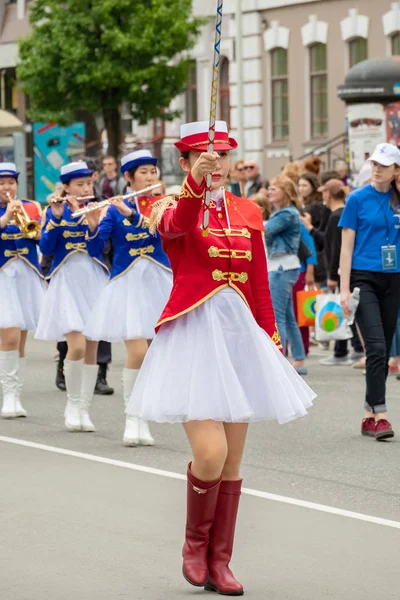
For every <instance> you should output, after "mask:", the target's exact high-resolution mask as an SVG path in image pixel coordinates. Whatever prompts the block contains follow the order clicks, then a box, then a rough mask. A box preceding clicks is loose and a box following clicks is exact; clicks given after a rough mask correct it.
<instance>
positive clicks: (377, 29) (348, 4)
mask: <svg viewBox="0 0 400 600" xmlns="http://www.w3.org/2000/svg"><path fill="white" fill-rule="evenodd" d="M237 4H238V2H237V1H236V0H230V1H229V0H225V2H224V20H223V39H222V46H221V52H222V62H221V82H220V92H219V100H220V106H219V116H220V117H221V118H223V119H225V120H227V121H228V122H229V123H230V127H231V132H232V134H233V135H236V136H238V137H239V138H240V139H242V147H241V151H240V155H241V156H244V157H252V158H255V159H257V160H258V161H259V162H260V164H261V165H262V171H263V174H264V176H266V177H271V176H273V175H274V174H276V173H277V172H279V170H280V168H281V167H282V166H283V164H285V162H287V161H288V160H290V159H297V158H300V157H301V156H303V155H304V154H305V153H307V152H310V151H312V150H313V149H315V148H317V150H318V152H321V153H322V154H323V149H324V148H325V147H326V148H327V147H329V146H330V145H331V146H333V148H334V150H333V152H332V157H333V158H338V159H341V158H344V153H345V146H344V144H343V143H341V138H342V142H343V140H344V137H345V136H344V133H345V129H346V107H345V106H344V104H343V102H342V101H341V100H340V99H339V98H338V97H337V86H338V85H340V84H342V83H343V81H344V78H345V75H346V72H347V71H348V69H349V68H350V67H351V66H353V65H354V64H356V63H358V62H360V61H362V60H364V59H367V58H378V57H385V56H391V55H396V56H399V81H400V2H391V1H390V0H379V2H376V0H358V1H356V0H297V1H295V2H290V1H288V0H242V2H241V8H242V27H241V30H242V33H243V37H242V62H241V65H242V66H241V69H239V68H238V61H237V54H238V52H237V40H236V27H237V24H238V21H237V18H236V7H237ZM194 12H195V14H196V15H199V16H203V17H209V21H208V23H207V24H206V25H205V26H204V27H203V30H202V34H201V37H200V39H199V41H198V44H197V46H196V48H195V49H194V50H193V52H192V53H191V58H192V60H193V71H192V74H191V80H190V84H189V87H188V91H187V93H186V95H185V96H184V97H181V98H177V99H176V100H175V102H174V108H178V109H180V110H182V117H181V119H180V121H190V120H195V119H197V118H198V119H208V113H209V105H210V86H211V70H212V53H213V43H214V27H215V0H209V1H207V0H197V1H196V0H195V1H194ZM240 71H241V75H242V85H238V81H240ZM240 89H241V90H242V93H241V97H242V108H241V109H240V102H239V93H238V92H239V91H240ZM180 121H176V122H173V123H167V124H165V126H164V128H163V140H164V141H163V155H164V158H168V159H169V162H171V160H172V157H173V151H172V150H171V148H170V146H171V144H172V141H173V140H174V139H176V137H177V136H178V134H179V122H180ZM239 121H240V122H241V123H242V127H239ZM134 135H135V138H136V139H141V140H142V141H146V140H150V139H152V136H153V130H152V128H151V127H143V128H135V127H134ZM331 140H338V144H337V146H336V147H335V146H334V145H333V144H331V142H330V141H331ZM325 159H326V157H325ZM170 171H171V170H169V169H167V176H168V177H169V175H171V176H172V171H171V172H170Z"/></svg>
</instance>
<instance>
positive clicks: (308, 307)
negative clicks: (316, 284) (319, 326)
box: [296, 289, 321, 327]
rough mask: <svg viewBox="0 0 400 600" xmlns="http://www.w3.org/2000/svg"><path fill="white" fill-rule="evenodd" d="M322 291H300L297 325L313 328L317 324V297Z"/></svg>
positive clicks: (297, 295)
mask: <svg viewBox="0 0 400 600" xmlns="http://www.w3.org/2000/svg"><path fill="white" fill-rule="evenodd" d="M319 294H321V290H309V289H304V290H300V291H298V292H297V294H296V301H297V323H298V326H299V327H312V326H313V325H314V323H315V310H316V306H317V296H318V295H319Z"/></svg>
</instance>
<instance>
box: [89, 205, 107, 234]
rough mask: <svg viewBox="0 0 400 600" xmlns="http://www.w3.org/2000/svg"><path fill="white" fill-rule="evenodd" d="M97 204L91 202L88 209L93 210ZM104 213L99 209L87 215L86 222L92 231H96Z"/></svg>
mask: <svg viewBox="0 0 400 600" xmlns="http://www.w3.org/2000/svg"><path fill="white" fill-rule="evenodd" d="M96 204H97V202H89V204H88V205H87V208H92V206H95V205H96ZM102 212H103V209H102V208H98V209H97V210H91V211H90V212H88V213H87V214H86V221H87V224H88V226H89V229H90V231H94V230H95V229H96V227H97V226H98V224H99V221H100V217H101V213H102Z"/></svg>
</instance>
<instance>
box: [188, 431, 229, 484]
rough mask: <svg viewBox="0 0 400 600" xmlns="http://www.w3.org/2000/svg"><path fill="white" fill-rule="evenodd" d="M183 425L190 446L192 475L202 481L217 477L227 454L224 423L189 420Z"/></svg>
mask: <svg viewBox="0 0 400 600" xmlns="http://www.w3.org/2000/svg"><path fill="white" fill-rule="evenodd" d="M183 427H184V429H185V432H186V435H187V437H188V440H189V444H190V446H191V448H192V453H193V462H192V467H191V471H192V473H193V475H194V476H195V477H197V478H198V479H201V480H202V481H214V480H215V479H218V477H220V476H221V473H222V469H223V467H224V464H225V461H226V458H227V455H228V445H227V439H226V433H225V429H224V424H223V423H220V422H217V421H211V420H208V421H190V422H189V423H184V425H183Z"/></svg>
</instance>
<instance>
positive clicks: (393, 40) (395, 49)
mask: <svg viewBox="0 0 400 600" xmlns="http://www.w3.org/2000/svg"><path fill="white" fill-rule="evenodd" d="M390 48H391V55H392V56H400V31H396V33H394V34H393V35H391V36H390Z"/></svg>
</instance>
